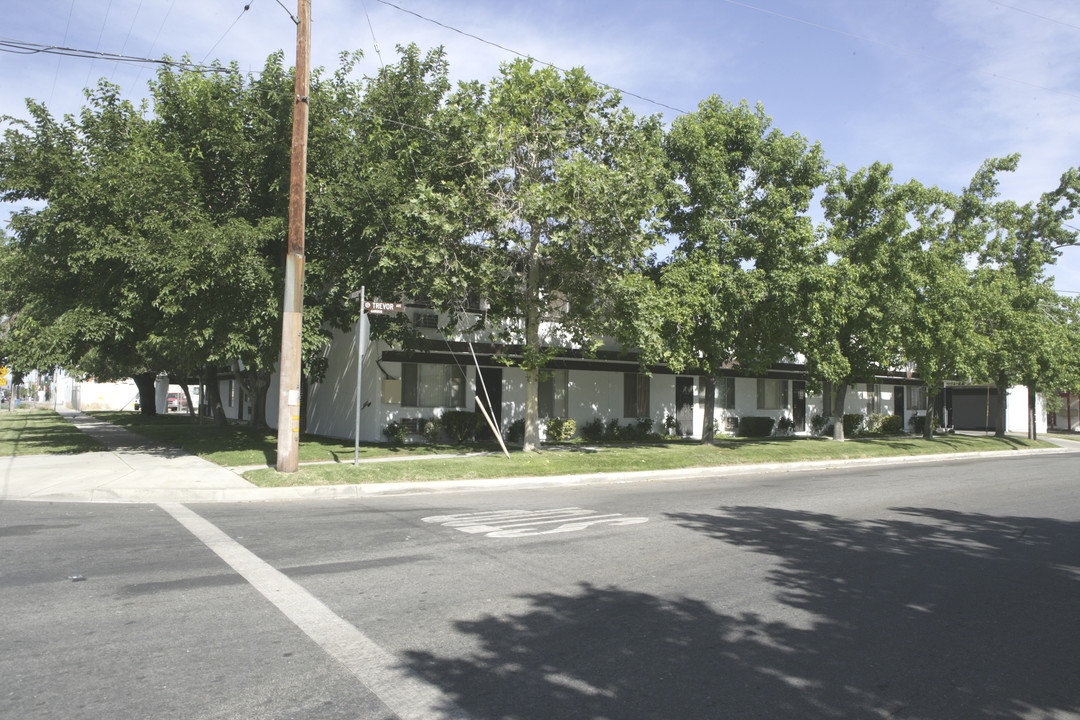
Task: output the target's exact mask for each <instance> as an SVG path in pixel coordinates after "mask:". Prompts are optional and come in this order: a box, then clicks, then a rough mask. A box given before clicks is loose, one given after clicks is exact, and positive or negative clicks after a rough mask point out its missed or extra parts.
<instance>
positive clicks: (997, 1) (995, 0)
mask: <svg viewBox="0 0 1080 720" xmlns="http://www.w3.org/2000/svg"><path fill="white" fill-rule="evenodd" d="M987 1H988V2H991V3H993V4H994V5H1000V6H1001V7H1003V8H1008V9H1010V10H1015V11H1016V12H1021V13H1024V14H1025V15H1031V16H1032V17H1037V18H1039V19H1040V20H1046V21H1047V22H1052V23H1057V24H1058V25H1064V26H1065V27H1070V28H1073V29H1074V30H1080V25H1073V24H1071V23H1067V22H1065V21H1064V20H1058V19H1057V18H1052V17H1047V16H1046V15H1040V14H1039V13H1033V12H1031V11H1030V10H1025V9H1024V8H1018V7H1016V6H1015V5H1007V4H1005V3H1003V2H1000V0H987Z"/></svg>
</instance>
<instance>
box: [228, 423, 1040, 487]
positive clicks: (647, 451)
mask: <svg viewBox="0 0 1080 720" xmlns="http://www.w3.org/2000/svg"><path fill="white" fill-rule="evenodd" d="M1047 447H1053V445H1051V444H1050V443H1046V442H1043V441H1030V440H1025V439H1020V438H1012V437H1006V438H995V437H975V436H964V435H953V436H945V437H939V438H936V439H934V440H923V439H921V438H907V437H900V438H858V439H853V440H848V441H846V442H842V443H839V442H833V441H831V440H827V439H823V438H774V439H768V440H725V441H721V442H718V443H716V444H715V445H701V444H699V443H693V444H691V443H661V444H655V445H635V446H603V447H597V448H588V447H585V446H568V447H567V448H566V449H552V450H546V451H544V452H541V453H525V452H520V451H519V452H514V453H511V456H510V460H507V459H506V458H505V457H503V456H501V455H494V454H493V455H488V456H484V457H458V458H452V459H442V460H440V461H438V462H434V461H430V460H429V461H424V460H423V459H422V458H420V457H417V459H416V461H415V462H383V463H367V464H364V463H361V464H360V465H359V466H356V467H354V466H353V465H352V464H351V462H350V463H345V464H334V465H309V466H301V467H300V469H299V471H298V472H296V473H288V474H285V473H278V472H277V471H275V470H273V469H266V470H252V471H249V472H247V473H245V474H244V477H245V478H246V479H247V480H248V481H250V482H252V483H254V484H255V485H259V486H261V487H286V486H300V485H346V484H355V483H387V482H414V481H421V482H422V481H431V480H466V479H477V478H509V477H529V476H551V475H577V474H588V473H600V472H628V471H641V470H669V469H676V468H695V467H719V466H724V465H740V464H742V465H746V464H758V463H777V462H781V463H782V462H799V461H809V460H836V459H853V458H872V457H895V456H901V455H932V454H942V453H954V452H983V451H1008V450H1016V449H1021V448H1047ZM350 460H351V458H350Z"/></svg>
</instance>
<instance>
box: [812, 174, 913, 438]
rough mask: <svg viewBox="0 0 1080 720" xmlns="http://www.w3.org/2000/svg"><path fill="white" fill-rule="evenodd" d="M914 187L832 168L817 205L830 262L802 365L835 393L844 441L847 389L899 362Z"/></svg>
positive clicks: (816, 292) (817, 291)
mask: <svg viewBox="0 0 1080 720" xmlns="http://www.w3.org/2000/svg"><path fill="white" fill-rule="evenodd" d="M915 189H916V188H915V186H914V185H910V184H909V185H897V184H896V183H895V182H894V181H893V179H892V168H891V166H889V165H884V164H881V163H874V164H872V165H871V166H869V167H866V168H863V169H861V170H859V171H858V172H856V173H854V174H851V175H849V174H848V171H847V169H846V168H845V167H843V166H839V167H837V168H835V169H834V171H833V173H832V177H831V179H830V182H829V184H828V187H827V189H826V194H825V197H824V199H823V200H822V205H823V207H824V209H825V221H826V225H825V232H826V241H827V245H826V247H827V249H828V251H829V253H830V257H831V258H832V262H830V263H829V264H828V265H827V266H825V267H823V268H821V269H820V272H819V273H818V274H817V275H816V277H817V279H818V281H819V282H818V284H817V285H816V286H815V287H814V289H813V292H811V293H810V295H808V297H807V306H808V309H809V311H810V318H809V322H808V323H807V326H806V331H807V343H806V366H807V370H808V372H809V376H810V381H811V383H812V384H813V386H815V387H817V388H818V389H821V390H822V391H828V392H831V393H833V414H834V417H833V433H834V434H833V437H834V438H835V439H843V437H844V424H843V422H842V416H843V412H844V403H845V401H846V397H847V390H848V387H849V386H850V385H852V384H854V383H856V382H858V381H860V380H868V379H870V378H872V377H873V376H874V375H875V374H877V373H880V372H883V371H885V370H892V369H895V368H896V367H898V366H899V365H900V364H901V355H900V345H901V342H900V339H901V338H900V325H899V323H898V322H897V319H898V318H899V317H901V315H902V312H901V311H902V308H903V303H904V291H903V288H904V286H905V277H904V275H905V272H906V271H907V268H908V265H907V252H906V251H907V248H905V247H904V246H903V242H902V240H903V237H904V235H905V233H907V232H908V231H909V230H910V222H909V219H908V213H909V211H910V209H911V207H912V197H913V193H914V192H915Z"/></svg>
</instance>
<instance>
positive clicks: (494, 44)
mask: <svg viewBox="0 0 1080 720" xmlns="http://www.w3.org/2000/svg"><path fill="white" fill-rule="evenodd" d="M378 2H380V3H382V4H383V5H387V6H389V7H392V8H394V9H395V10H398V11H400V12H403V13H405V14H407V15H412V16H413V17H417V18H420V19H421V20H423V21H424V22H429V23H431V24H433V25H438V26H439V27H441V28H445V29H447V30H450V31H451V32H456V33H457V34H459V35H464V36H465V37H468V38H472V39H473V40H478V41H480V42H482V43H484V44H485V45H490V46H492V47H495V48H498V49H499V50H502V51H504V52H508V53H510V54H511V55H517V56H518V57H521V58H525V59H526V60H535V61H536V62H538V63H540V64H541V65H547V66H548V67H550V68H554V69H556V70H558V71H559V72H564V73H565V72H569V70H567V69H566V68H561V67H559V66H558V65H556V64H555V63H550V62H547V61H545V60H541V59H539V58H536V57H533V56H532V55H529V54H527V53H523V52H518V51H517V50H514V49H513V48H508V47H506V46H505V45H500V44H499V43H497V42H492V41H491V40H487V39H485V38H482V37H480V36H479V35H473V34H472V33H468V32H465V31H464V30H459V29H458V28H456V27H453V26H452V25H447V24H445V23H441V22H439V21H438V20H433V19H432V18H429V17H426V16H424V15H421V14H420V13H418V12H413V11H412V10H407V9H405V8H403V7H401V6H399V5H395V4H394V3H392V2H388V0H378ZM596 84H597V85H600V86H601V87H605V88H607V89H608V90H614V91H616V92H618V93H620V94H622V95H628V96H630V97H633V98H637V99H638V100H643V101H645V102H647V103H651V104H653V105H656V106H657V107H662V108H667V109H668V110H673V111H675V112H677V113H679V114H680V115H685V114H687V111H686V110H683V109H681V108H677V107H674V106H672V105H668V104H666V103H662V102H660V101H658V100H653V99H652V98H647V97H645V96H644V95H638V94H636V93H632V92H629V91H628V90H623V89H622V88H617V87H615V86H614V85H608V84H607V83H604V82H599V81H596Z"/></svg>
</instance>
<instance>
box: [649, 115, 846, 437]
mask: <svg viewBox="0 0 1080 720" xmlns="http://www.w3.org/2000/svg"><path fill="white" fill-rule="evenodd" d="M664 146H665V149H666V156H667V162H668V168H669V174H670V176H671V178H672V179H673V183H672V184H671V185H669V187H668V194H667V199H666V202H665V206H664V219H665V220H666V222H667V230H668V231H669V232H670V233H671V234H673V235H674V236H675V237H676V238H677V239H678V245H677V247H676V249H675V251H674V252H673V253H672V256H671V258H670V260H669V261H667V262H666V263H664V265H663V266H662V267H661V268H660V269H659V272H658V275H659V281H658V289H657V293H658V296H659V300H658V302H657V305H658V307H660V308H662V311H661V314H662V317H661V318H659V326H660V328H661V329H660V331H659V332H657V333H652V334H649V335H646V336H645V337H643V338H642V339H641V344H642V345H643V350H644V357H645V358H647V359H651V360H654V361H655V360H658V361H662V362H665V363H667V365H668V366H669V367H671V368H672V369H673V370H675V371H676V372H681V371H683V370H684V369H688V368H689V369H694V370H698V371H700V372H702V373H704V374H705V376H706V378H707V386H706V391H705V403H706V404H705V428H704V432H703V440H704V442H711V440H712V438H713V434H714V428H713V416H714V414H715V405H714V403H715V378H716V377H717V376H719V375H720V374H721V372H722V371H724V370H726V369H730V368H732V367H733V366H738V367H739V368H740V369H742V370H743V371H746V372H751V373H762V372H764V371H766V370H767V369H768V368H769V367H770V366H771V365H773V364H774V363H776V362H778V361H780V360H783V359H785V358H793V357H794V355H795V353H797V352H798V351H799V350H800V349H801V347H802V344H803V341H804V333H803V327H804V326H805V325H804V321H805V318H806V312H805V311H806V302H805V297H806V293H807V291H808V289H809V288H810V286H811V285H812V283H813V282H814V277H813V274H814V273H815V272H816V271H817V269H818V268H819V267H820V266H821V265H822V264H823V263H824V261H825V254H824V250H823V248H822V246H821V244H820V243H818V242H817V239H816V237H815V233H814V228H813V224H812V222H811V220H810V218H809V216H808V215H807V211H808V209H809V205H810V201H811V200H812V198H813V194H814V191H815V189H816V188H818V187H819V186H820V185H821V184H822V183H823V181H824V179H825V159H824V156H823V153H822V150H821V147H820V146H819V145H818V144H811V143H809V142H808V141H807V140H806V139H805V138H803V137H802V136H800V135H798V134H792V135H784V134H783V133H781V132H780V131H779V130H776V129H772V128H771V121H770V119H769V118H768V117H767V116H766V115H765V113H764V110H763V109H762V108H761V106H760V105H759V106H757V107H756V108H753V109H751V108H750V107H749V106H748V105H747V104H746V103H745V102H743V103H740V104H739V105H732V104H730V103H726V102H725V101H723V100H722V99H721V98H719V97H717V96H715V95H714V96H712V97H710V98H708V99H706V100H704V101H702V103H701V104H700V105H699V107H698V110H697V112H695V113H691V114H688V115H683V116H681V117H679V118H678V119H676V120H675V122H674V123H673V125H672V127H671V130H670V131H669V132H668V134H667V137H666V139H665V143H664Z"/></svg>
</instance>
